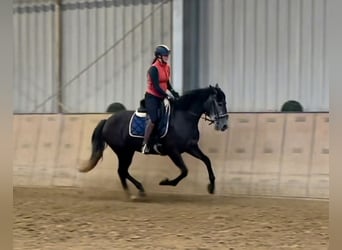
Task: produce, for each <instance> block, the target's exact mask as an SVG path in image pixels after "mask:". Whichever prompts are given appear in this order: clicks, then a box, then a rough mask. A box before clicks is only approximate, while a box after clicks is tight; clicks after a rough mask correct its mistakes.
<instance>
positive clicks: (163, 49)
mask: <svg viewBox="0 0 342 250" xmlns="http://www.w3.org/2000/svg"><path fill="white" fill-rule="evenodd" d="M170 52H171V50H170V49H169V47H167V46H166V45H163V44H161V45H158V46H157V47H156V49H155V51H154V55H155V57H159V56H168V55H169V54H170Z"/></svg>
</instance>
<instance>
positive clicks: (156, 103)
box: [145, 93, 163, 124]
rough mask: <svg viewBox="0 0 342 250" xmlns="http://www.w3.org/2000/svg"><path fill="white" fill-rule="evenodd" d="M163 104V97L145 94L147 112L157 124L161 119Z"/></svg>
mask: <svg viewBox="0 0 342 250" xmlns="http://www.w3.org/2000/svg"><path fill="white" fill-rule="evenodd" d="M162 105H163V99H161V98H159V97H156V96H154V95H151V94H149V93H146V94H145V106H146V110H147V114H148V115H149V116H150V119H151V122H152V123H154V124H156V123H157V122H158V121H159V119H160V111H161V108H162Z"/></svg>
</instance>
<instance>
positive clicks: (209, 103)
mask: <svg viewBox="0 0 342 250" xmlns="http://www.w3.org/2000/svg"><path fill="white" fill-rule="evenodd" d="M222 105H226V103H225V102H224V103H222ZM204 106H207V107H208V108H207V109H208V110H210V111H211V110H214V114H215V115H214V119H212V118H210V116H211V113H210V111H209V113H208V111H206V112H205V113H204V117H202V116H201V117H200V118H201V119H204V120H205V121H209V125H211V124H213V123H214V122H216V121H218V120H219V119H221V118H225V117H228V112H227V113H224V114H219V111H218V110H219V108H218V104H217V102H216V100H215V97H214V95H211V96H210V97H209V98H208V100H207V101H206V102H205V103H204ZM189 113H190V114H191V115H194V116H196V117H198V116H199V114H196V113H194V112H191V111H189Z"/></svg>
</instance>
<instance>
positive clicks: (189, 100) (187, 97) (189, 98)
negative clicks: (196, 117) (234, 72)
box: [175, 87, 211, 110]
mask: <svg viewBox="0 0 342 250" xmlns="http://www.w3.org/2000/svg"><path fill="white" fill-rule="evenodd" d="M210 93H211V88H210V87H207V88H201V89H194V90H189V91H187V92H185V93H184V94H183V95H182V96H181V97H180V98H179V99H178V100H177V101H176V102H175V108H176V109H181V110H183V109H187V108H189V107H190V106H191V105H192V104H194V102H198V101H199V102H203V101H205V100H206V99H207V98H208V95H209V94H210Z"/></svg>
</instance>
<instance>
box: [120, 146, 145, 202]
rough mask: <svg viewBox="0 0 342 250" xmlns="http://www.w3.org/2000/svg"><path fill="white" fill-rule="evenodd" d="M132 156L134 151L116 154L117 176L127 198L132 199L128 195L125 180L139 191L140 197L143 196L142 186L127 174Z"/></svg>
mask: <svg viewBox="0 0 342 250" xmlns="http://www.w3.org/2000/svg"><path fill="white" fill-rule="evenodd" d="M133 155H134V151H131V152H129V151H125V152H121V153H117V156H118V160H119V168H118V174H119V177H120V180H121V184H122V187H123V189H124V190H125V192H126V194H127V195H128V196H129V197H132V196H131V195H130V192H129V189H128V185H127V181H126V179H128V180H129V181H131V182H132V183H133V184H134V186H135V187H136V188H137V189H138V190H139V194H140V195H141V196H144V195H145V190H144V187H143V185H142V184H141V183H140V182H139V181H137V180H136V179H134V178H133V177H132V176H131V175H130V174H129V173H128V168H129V166H130V165H131V163H132V159H133Z"/></svg>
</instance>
